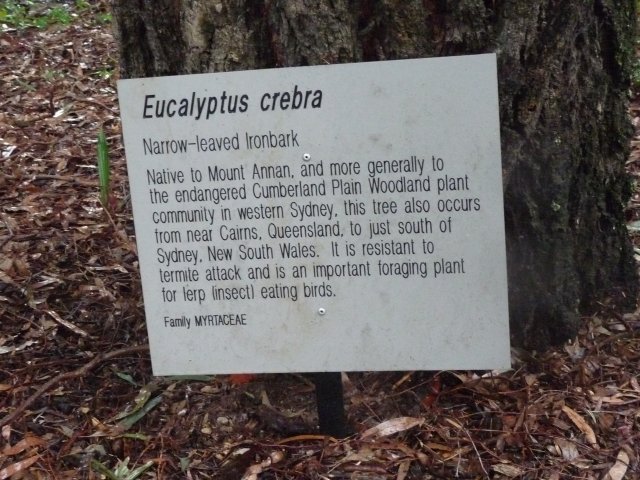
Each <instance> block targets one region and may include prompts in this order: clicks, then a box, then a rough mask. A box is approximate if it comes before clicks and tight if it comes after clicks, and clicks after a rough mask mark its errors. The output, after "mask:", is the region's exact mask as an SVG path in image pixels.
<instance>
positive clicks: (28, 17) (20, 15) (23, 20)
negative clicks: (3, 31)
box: [0, 0, 79, 29]
mask: <svg viewBox="0 0 640 480" xmlns="http://www.w3.org/2000/svg"><path fill="white" fill-rule="evenodd" d="M71 8H72V7H69V6H67V5H57V6H53V7H46V8H44V9H43V6H42V2H37V1H35V0H0V23H3V24H6V25H8V26H10V27H13V28H20V29H22V28H28V27H36V28H46V27H48V26H50V25H56V24H60V25H69V24H70V23H71V22H72V20H73V18H74V14H73V13H72V11H71ZM76 8H79V7H78V3H76Z"/></svg>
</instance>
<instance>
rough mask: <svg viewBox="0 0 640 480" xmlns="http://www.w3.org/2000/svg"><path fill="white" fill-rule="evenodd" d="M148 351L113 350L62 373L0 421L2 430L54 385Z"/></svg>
mask: <svg viewBox="0 0 640 480" xmlns="http://www.w3.org/2000/svg"><path fill="white" fill-rule="evenodd" d="M148 350H149V345H146V344H145V345H134V346H132V347H125V348H120V349H118V350H113V351H111V352H106V353H104V354H102V355H98V356H96V357H94V358H93V360H91V361H90V362H89V363H87V364H85V365H83V366H82V367H80V368H77V369H76V370H73V371H71V372H65V373H61V374H60V375H57V376H55V377H53V378H52V379H51V380H49V381H48V382H47V383H45V384H44V385H42V386H41V387H39V388H38V389H37V390H36V391H35V392H34V393H33V394H32V395H31V396H30V397H29V398H27V399H26V400H25V401H24V402H22V403H21V404H20V405H18V407H16V409H15V410H14V411H13V412H11V413H10V414H9V415H7V416H6V417H4V418H3V419H2V420H0V428H2V427H3V426H5V425H7V424H8V423H10V422H12V421H13V420H15V419H16V418H18V417H19V416H20V415H21V414H22V412H24V411H25V410H26V409H27V408H28V407H29V406H30V405H31V404H32V403H33V402H35V401H36V400H37V399H38V398H40V396H41V395H43V394H44V393H45V392H47V391H48V390H50V389H51V387H53V386H54V385H56V384H58V383H60V382H63V381H65V380H72V379H74V378H78V377H81V376H83V375H85V374H87V373H88V372H89V371H90V370H92V369H93V368H94V367H95V366H96V365H98V364H100V363H102V362H105V361H107V360H110V359H112V358H115V357H120V356H122V355H128V354H131V353H140V352H147V351H148Z"/></svg>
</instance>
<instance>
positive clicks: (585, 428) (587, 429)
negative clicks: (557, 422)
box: [562, 405, 600, 449]
mask: <svg viewBox="0 0 640 480" xmlns="http://www.w3.org/2000/svg"><path fill="white" fill-rule="evenodd" d="M562 411H563V412H564V413H565V414H566V415H567V417H569V418H570V419H571V421H572V422H573V423H574V424H575V425H576V427H578V428H579V429H580V431H581V432H582V433H584V436H585V438H586V439H587V441H588V442H589V444H590V445H591V446H592V447H593V448H596V449H598V448H600V446H599V445H598V441H597V440H596V434H595V433H594V431H593V428H591V426H590V425H589V424H588V423H587V422H586V420H585V419H584V418H582V417H581V416H580V415H579V414H578V412H576V411H575V410H573V409H572V408H570V407H567V406H566V405H565V406H564V407H562Z"/></svg>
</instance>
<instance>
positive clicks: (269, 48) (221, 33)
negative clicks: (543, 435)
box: [113, 0, 637, 349]
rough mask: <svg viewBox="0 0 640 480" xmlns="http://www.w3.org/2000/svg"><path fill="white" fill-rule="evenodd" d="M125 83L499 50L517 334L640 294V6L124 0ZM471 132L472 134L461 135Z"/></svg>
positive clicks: (613, 1)
mask: <svg viewBox="0 0 640 480" xmlns="http://www.w3.org/2000/svg"><path fill="white" fill-rule="evenodd" d="M113 9H114V18H115V30H116V35H117V37H118V39H119V48H120V59H121V74H122V77H125V78H131V77H145V76H158V75H169V74H188V73H201V72H220V71H231V70H246V69H259V68H267V67H287V66H300V65H318V64H329V63H343V62H361V61H371V60H392V59H402V58H417V57H431V56H443V55H459V54H473V53H484V52H496V53H497V55H498V64H499V90H500V115H501V135H502V155H503V172H504V175H503V179H504V188H505V221H506V229H507V255H508V257H507V258H508V264H509V301H510V318H511V327H512V335H513V341H514V343H515V344H516V345H521V346H524V347H527V348H536V349H538V348H543V347H545V346H548V345H549V344H553V343H557V342H560V341H562V340H565V339H567V338H569V337H571V336H572V335H574V334H575V332H576V330H577V328H578V325H579V318H580V314H581V313H584V312H586V311H587V310H588V309H589V308H590V307H591V306H592V305H593V304H594V302H597V301H599V300H602V299H604V298H606V297H608V296H610V295H612V294H615V296H616V297H617V298H621V299H622V300H623V301H624V302H626V304H627V306H631V305H634V304H635V299H636V294H637V278H636V268H635V265H634V262H633V257H632V247H631V244H630V242H629V240H628V237H627V231H626V227H625V218H624V205H625V203H626V202H627V199H628V197H629V195H630V182H629V179H628V178H627V176H626V175H625V171H624V164H625V160H626V158H627V153H628V151H627V149H628V142H629V138H630V135H631V130H630V125H629V123H628V120H627V114H626V105H627V89H628V86H629V85H628V78H629V69H630V65H631V60H632V54H633V40H634V36H633V34H634V32H633V30H634V27H633V26H634V24H635V1H634V0H584V1H581V2H566V1H562V0H530V1H526V2H523V1H520V0H484V1H481V0H452V1H446V0H419V1H418V0H406V1H405V0H403V1H400V0H379V1H373V0H332V1H328V0H288V1H284V0H264V1H254V0H225V1H223V0H113ZM461 134H462V133H461Z"/></svg>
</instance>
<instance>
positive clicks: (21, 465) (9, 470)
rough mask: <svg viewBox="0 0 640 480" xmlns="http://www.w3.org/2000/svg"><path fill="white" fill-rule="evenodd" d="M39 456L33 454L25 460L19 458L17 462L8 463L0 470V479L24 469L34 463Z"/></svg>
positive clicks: (2, 479)
mask: <svg viewBox="0 0 640 480" xmlns="http://www.w3.org/2000/svg"><path fill="white" fill-rule="evenodd" d="M39 458H40V455H34V456H33V457H29V458H27V459H26V460H21V461H19V462H16V463H13V464H11V465H9V466H8V467H6V468H3V469H2V470H0V480H5V479H6V478H9V477H12V476H13V475H15V474H16V473H18V472H22V471H23V470H26V469H27V468H29V467H30V466H31V465H33V464H34V463H36V462H37V461H38V459H39Z"/></svg>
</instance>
